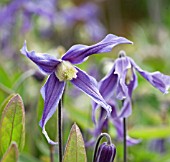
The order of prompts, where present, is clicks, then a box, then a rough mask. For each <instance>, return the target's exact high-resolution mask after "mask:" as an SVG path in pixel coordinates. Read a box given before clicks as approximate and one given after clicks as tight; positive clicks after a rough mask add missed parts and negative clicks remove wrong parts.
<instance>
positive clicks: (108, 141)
mask: <svg viewBox="0 0 170 162" xmlns="http://www.w3.org/2000/svg"><path fill="white" fill-rule="evenodd" d="M103 137H106V138H107V143H108V145H110V144H111V143H112V141H111V138H110V136H109V134H107V133H101V134H100V136H99V137H98V139H97V142H96V145H95V148H94V155H93V162H95V161H96V154H97V151H98V147H99V144H100V141H101V139H102V138H103Z"/></svg>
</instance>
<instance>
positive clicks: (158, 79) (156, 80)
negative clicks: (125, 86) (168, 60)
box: [129, 58, 170, 94]
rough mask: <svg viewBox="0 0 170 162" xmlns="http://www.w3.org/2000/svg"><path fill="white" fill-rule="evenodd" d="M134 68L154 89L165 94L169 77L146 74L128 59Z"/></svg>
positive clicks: (157, 73) (158, 74)
mask: <svg viewBox="0 0 170 162" xmlns="http://www.w3.org/2000/svg"><path fill="white" fill-rule="evenodd" d="M129 59H130V61H131V63H132V65H133V66H134V68H135V69H136V70H137V71H138V72H139V73H140V74H141V75H142V76H143V77H144V78H145V79H146V80H147V81H148V82H149V83H150V84H152V85H153V86H154V87H155V88H157V89H159V90H160V91H161V92H162V93H164V94H167V93H168V89H169V87H170V76H168V75H164V74H162V73H160V72H159V71H157V72H153V73H150V72H147V71H144V70H142V69H141V68H140V67H139V66H138V65H137V64H136V63H135V62H134V61H133V60H132V59H131V58H129Z"/></svg>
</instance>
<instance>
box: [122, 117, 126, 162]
mask: <svg viewBox="0 0 170 162" xmlns="http://www.w3.org/2000/svg"><path fill="white" fill-rule="evenodd" d="M123 132H124V134H123V151H124V153H123V159H124V162H127V145H126V118H123Z"/></svg>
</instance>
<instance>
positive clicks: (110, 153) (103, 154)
mask: <svg viewBox="0 0 170 162" xmlns="http://www.w3.org/2000/svg"><path fill="white" fill-rule="evenodd" d="M115 156H116V148H115V146H114V144H112V143H111V144H108V143H107V142H104V143H102V144H101V145H100V147H99V149H98V151H97V155H96V159H95V160H94V161H95V162H113V160H114V158H115Z"/></svg>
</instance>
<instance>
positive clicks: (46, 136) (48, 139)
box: [42, 128, 58, 145]
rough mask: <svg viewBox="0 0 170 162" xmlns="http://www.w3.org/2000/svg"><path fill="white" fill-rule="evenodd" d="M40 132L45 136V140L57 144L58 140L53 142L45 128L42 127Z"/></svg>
mask: <svg viewBox="0 0 170 162" xmlns="http://www.w3.org/2000/svg"><path fill="white" fill-rule="evenodd" d="M42 133H43V134H44V136H45V138H46V139H47V141H48V143H49V144H50V145H57V144H58V142H54V141H52V140H51V139H50V138H49V136H48V134H47V132H46V130H45V128H43V130H42Z"/></svg>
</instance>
